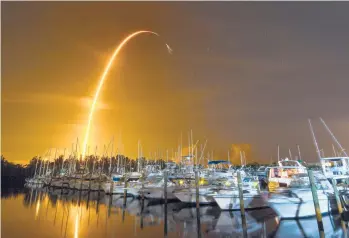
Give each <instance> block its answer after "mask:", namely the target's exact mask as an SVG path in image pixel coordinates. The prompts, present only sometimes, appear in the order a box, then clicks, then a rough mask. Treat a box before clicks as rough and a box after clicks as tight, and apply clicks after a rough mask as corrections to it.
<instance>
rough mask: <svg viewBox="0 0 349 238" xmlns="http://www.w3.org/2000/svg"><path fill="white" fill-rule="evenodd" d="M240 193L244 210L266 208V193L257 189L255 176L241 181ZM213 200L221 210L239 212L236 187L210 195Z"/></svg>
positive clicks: (257, 181) (257, 183)
mask: <svg viewBox="0 0 349 238" xmlns="http://www.w3.org/2000/svg"><path fill="white" fill-rule="evenodd" d="M242 186H243V187H242V191H243V200H244V208H245V209H262V208H266V207H268V205H267V203H266V201H265V197H266V194H267V193H266V192H261V191H260V189H259V180H258V177H256V176H253V177H251V176H246V177H244V178H243V181H242ZM212 197H213V199H214V200H215V202H216V203H217V204H218V206H219V208H220V209H221V210H240V195H239V190H238V187H237V186H236V185H235V186H233V187H231V188H226V189H221V190H219V191H218V192H216V193H215V194H212Z"/></svg>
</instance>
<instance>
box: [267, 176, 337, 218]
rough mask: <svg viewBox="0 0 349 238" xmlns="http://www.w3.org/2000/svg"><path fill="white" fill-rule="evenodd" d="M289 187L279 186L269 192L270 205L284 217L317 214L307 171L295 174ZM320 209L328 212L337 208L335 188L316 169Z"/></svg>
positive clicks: (301, 216)
mask: <svg viewBox="0 0 349 238" xmlns="http://www.w3.org/2000/svg"><path fill="white" fill-rule="evenodd" d="M291 179H292V180H291V182H290V183H289V185H288V186H287V187H278V188H275V189H274V190H273V192H271V193H269V196H268V198H267V203H268V205H269V206H270V207H271V208H273V210H274V211H275V212H276V213H277V214H278V216H279V217H281V218H283V219H286V218H287V219H294V218H296V219H298V218H306V217H312V216H315V215H316V214H315V208H314V201H313V196H312V192H311V189H310V182H309V177H308V174H307V173H302V174H299V173H298V174H294V175H293V176H292V178H291ZM314 180H315V185H316V189H317V196H318V200H319V206H320V211H321V213H322V214H327V213H329V212H330V211H331V210H336V200H335V197H334V194H333V188H332V186H331V184H330V183H329V182H328V180H327V179H326V177H325V176H324V175H323V174H321V173H320V172H315V171H314Z"/></svg>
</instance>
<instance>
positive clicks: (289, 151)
mask: <svg viewBox="0 0 349 238" xmlns="http://www.w3.org/2000/svg"><path fill="white" fill-rule="evenodd" d="M288 153H289V154H290V160H293V158H292V154H291V149H290V148H289V149H288Z"/></svg>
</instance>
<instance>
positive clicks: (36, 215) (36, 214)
mask: <svg viewBox="0 0 349 238" xmlns="http://www.w3.org/2000/svg"><path fill="white" fill-rule="evenodd" d="M39 211H40V198H39V199H38V202H37V203H36V209H35V220H36V219H37V218H38V215H39Z"/></svg>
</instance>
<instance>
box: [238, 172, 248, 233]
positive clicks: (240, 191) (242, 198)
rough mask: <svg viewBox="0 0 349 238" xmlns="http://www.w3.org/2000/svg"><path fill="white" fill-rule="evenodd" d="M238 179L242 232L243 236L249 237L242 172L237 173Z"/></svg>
mask: <svg viewBox="0 0 349 238" xmlns="http://www.w3.org/2000/svg"><path fill="white" fill-rule="evenodd" d="M237 177H238V189H239V202H240V211H241V220H242V230H243V236H244V237H247V225H246V215H245V204H244V195H243V189H242V179H241V172H240V171H238V172H237Z"/></svg>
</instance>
